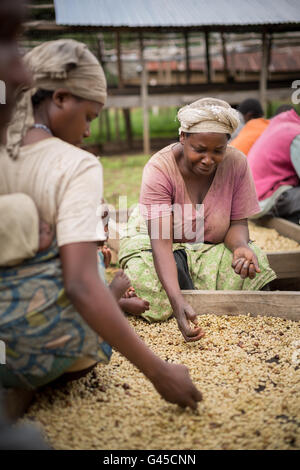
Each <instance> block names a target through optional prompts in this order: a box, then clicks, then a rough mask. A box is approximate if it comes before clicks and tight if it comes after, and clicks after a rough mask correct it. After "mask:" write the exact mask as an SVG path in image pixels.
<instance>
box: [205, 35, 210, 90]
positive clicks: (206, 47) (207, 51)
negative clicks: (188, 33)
mask: <svg viewBox="0 0 300 470" xmlns="http://www.w3.org/2000/svg"><path fill="white" fill-rule="evenodd" d="M205 52H206V79H207V83H210V82H211V66H210V56H209V33H208V32H207V31H205Z"/></svg>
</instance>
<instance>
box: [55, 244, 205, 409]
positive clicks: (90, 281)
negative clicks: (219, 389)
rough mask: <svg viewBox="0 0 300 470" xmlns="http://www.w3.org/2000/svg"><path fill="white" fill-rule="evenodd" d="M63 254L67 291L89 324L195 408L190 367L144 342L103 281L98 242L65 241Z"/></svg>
mask: <svg viewBox="0 0 300 470" xmlns="http://www.w3.org/2000/svg"><path fill="white" fill-rule="evenodd" d="M60 258H61V262H62V268H63V277H64V286H65V289H66V294H67V296H68V297H69V298H70V300H71V302H72V303H73V305H74V307H75V308H76V310H77V311H78V312H79V313H80V314H81V315H82V317H83V318H84V319H85V321H86V322H87V323H88V324H89V325H90V327H91V328H92V329H93V330H94V331H95V332H96V333H98V334H99V336H101V337H102V338H103V339H104V340H105V341H107V342H108V343H109V344H110V345H111V346H112V347H113V348H115V349H117V350H118V351H119V352H120V353H121V354H123V355H124V356H125V357H126V358H127V359H128V360H129V361H131V362H132V363H133V364H134V365H135V366H136V367H137V368H138V369H139V370H140V371H141V372H143V373H144V374H145V375H146V377H147V378H148V379H149V380H151V382H152V383H153V385H154V387H155V388H156V390H157V391H158V392H159V393H160V394H161V396H162V397H163V398H164V399H165V400H167V401H169V402H171V403H177V404H178V405H180V406H182V407H185V406H189V407H190V408H192V409H196V407H197V402H198V401H200V400H201V399H202V397H201V393H200V392H199V391H198V390H197V389H196V387H195V386H194V385H193V383H192V381H191V379H190V377H189V373H188V369H187V368H186V367H185V366H183V365H175V364H168V363H167V362H165V361H162V360H161V359H160V358H159V357H157V356H156V355H155V354H154V353H153V352H152V351H151V350H150V349H149V348H148V347H147V346H146V345H145V344H144V342H143V341H142V340H141V339H140V337H139V336H138V335H137V334H136V333H135V331H134V330H133V329H132V328H131V327H130V325H129V323H128V321H127V320H126V318H125V317H124V315H123V313H122V311H121V310H120V308H119V306H118V304H117V302H116V300H115V299H114V297H113V296H112V294H111V292H110V291H109V289H108V288H107V287H106V286H105V285H104V283H103V282H102V281H101V279H100V277H99V275H98V270H97V256H96V244H95V243H92V242H84V243H71V244H69V245H65V246H63V247H61V248H60Z"/></svg>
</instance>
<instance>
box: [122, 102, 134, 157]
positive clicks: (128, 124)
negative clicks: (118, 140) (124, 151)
mask: <svg viewBox="0 0 300 470" xmlns="http://www.w3.org/2000/svg"><path fill="white" fill-rule="evenodd" d="M123 116H124V121H125V129H126V137H127V145H128V148H129V149H131V148H132V129H131V119H130V109H129V108H124V109H123Z"/></svg>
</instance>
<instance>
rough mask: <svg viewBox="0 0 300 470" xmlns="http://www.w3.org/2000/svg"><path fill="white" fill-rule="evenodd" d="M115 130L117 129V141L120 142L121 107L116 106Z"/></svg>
mask: <svg viewBox="0 0 300 470" xmlns="http://www.w3.org/2000/svg"><path fill="white" fill-rule="evenodd" d="M115 130H116V141H117V142H120V140H121V138H120V120H119V109H118V108H115Z"/></svg>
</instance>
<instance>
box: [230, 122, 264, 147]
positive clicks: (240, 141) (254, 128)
mask: <svg viewBox="0 0 300 470" xmlns="http://www.w3.org/2000/svg"><path fill="white" fill-rule="evenodd" d="M268 125H269V120H268V119H264V118H257V119H251V120H250V121H248V122H247V123H246V124H245V125H244V127H243V128H242V130H241V132H240V133H239V134H238V136H237V137H236V138H235V139H233V141H232V142H230V145H232V146H233V147H235V148H236V149H238V150H240V151H241V152H243V153H244V154H245V155H248V152H249V150H250V149H251V147H252V145H253V144H254V142H255V141H256V140H257V139H258V138H259V136H260V135H261V134H262V133H263V131H264V130H265V129H266V128H267V126H268Z"/></svg>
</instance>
